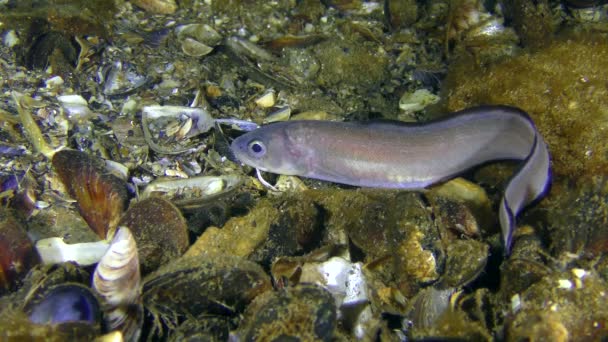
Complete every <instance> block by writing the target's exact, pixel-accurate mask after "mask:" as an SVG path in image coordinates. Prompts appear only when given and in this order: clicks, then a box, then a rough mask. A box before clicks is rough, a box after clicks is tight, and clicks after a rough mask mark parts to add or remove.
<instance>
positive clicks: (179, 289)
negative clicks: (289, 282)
mask: <svg viewBox="0 0 608 342" xmlns="http://www.w3.org/2000/svg"><path fill="white" fill-rule="evenodd" d="M270 289H271V283H270V278H269V277H268V275H267V274H266V273H265V272H264V270H263V269H262V268H261V267H260V266H259V265H257V264H256V263H253V262H251V261H248V260H244V259H242V258H238V257H232V256H227V255H224V256H206V255H201V256H196V257H182V258H180V259H178V260H176V261H174V262H172V263H170V264H167V265H164V266H162V267H161V268H160V269H158V270H157V271H156V272H154V273H152V274H150V275H148V276H147V277H146V279H145V280H144V284H143V295H142V298H143V302H144V306H145V308H146V309H147V310H148V311H149V312H150V313H151V315H152V316H153V317H154V325H155V329H156V330H160V331H162V329H163V327H162V325H161V324H160V323H161V322H162V323H164V324H165V325H166V326H168V327H169V328H170V329H174V328H175V327H176V326H177V325H178V324H179V323H180V321H181V319H183V318H186V317H196V316H198V315H200V314H203V313H207V314H213V315H220V316H232V315H235V314H237V313H239V312H242V311H243V309H244V308H245V306H246V305H247V304H248V303H250V302H251V301H252V300H253V299H254V298H255V297H256V296H257V295H259V294H261V293H263V292H265V291H268V290H270Z"/></svg>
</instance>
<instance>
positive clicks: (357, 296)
mask: <svg viewBox="0 0 608 342" xmlns="http://www.w3.org/2000/svg"><path fill="white" fill-rule="evenodd" d="M299 281H300V283H307V282H311V283H316V284H319V285H321V286H323V287H324V288H325V289H327V290H328V291H329V292H331V294H332V295H333V297H334V299H335V301H336V306H338V307H339V308H340V310H339V311H338V318H339V319H341V320H347V321H348V323H347V324H346V326H350V327H352V329H353V331H352V332H353V334H354V335H355V336H356V337H357V338H359V339H361V338H363V337H365V332H366V331H367V330H368V329H366V326H367V325H368V324H369V323H370V322H371V320H373V313H372V311H371V307H370V305H369V299H368V296H367V281H366V279H365V275H364V274H363V271H362V264H361V263H360V262H357V263H353V262H350V261H349V260H347V259H344V258H342V257H339V256H335V257H332V258H330V259H328V260H326V261H324V262H320V263H315V262H310V263H305V264H304V265H303V266H302V275H301V277H300V280H299Z"/></svg>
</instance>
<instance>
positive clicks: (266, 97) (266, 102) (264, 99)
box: [255, 89, 276, 108]
mask: <svg viewBox="0 0 608 342" xmlns="http://www.w3.org/2000/svg"><path fill="white" fill-rule="evenodd" d="M275 101H276V98H275V92H274V90H273V89H269V90H267V91H266V92H264V94H263V95H262V96H260V97H258V98H257V99H255V103H256V104H257V105H258V106H260V107H262V108H270V107H272V106H274V103H275Z"/></svg>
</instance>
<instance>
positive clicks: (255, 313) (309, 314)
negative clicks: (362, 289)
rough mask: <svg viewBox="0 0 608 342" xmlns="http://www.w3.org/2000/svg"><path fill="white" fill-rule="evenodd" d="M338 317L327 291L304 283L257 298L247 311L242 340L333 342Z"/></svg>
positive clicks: (240, 334)
mask: <svg viewBox="0 0 608 342" xmlns="http://www.w3.org/2000/svg"><path fill="white" fill-rule="evenodd" d="M336 317H337V315H336V306H335V303H334V298H333V297H332V295H331V294H330V293H329V292H328V291H327V290H324V289H323V288H321V287H319V286H316V285H312V284H302V285H298V286H296V287H293V288H287V289H286V291H280V292H267V293H265V294H263V295H261V296H260V297H258V298H256V300H255V301H254V302H253V303H252V304H251V305H250V306H249V307H248V308H247V311H246V312H245V322H244V323H243V324H242V330H240V331H239V336H240V337H241V338H242V340H243V341H279V340H281V341H331V340H332V338H333V334H334V330H335V329H336V326H337V320H336Z"/></svg>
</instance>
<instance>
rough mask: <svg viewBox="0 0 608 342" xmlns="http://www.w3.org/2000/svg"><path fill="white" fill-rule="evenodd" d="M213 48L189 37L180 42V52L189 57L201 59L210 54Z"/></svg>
mask: <svg viewBox="0 0 608 342" xmlns="http://www.w3.org/2000/svg"><path fill="white" fill-rule="evenodd" d="M211 51H213V48H212V47H211V46H208V45H205V44H203V43H201V42H199V41H196V40H194V39H192V38H190V37H188V38H185V39H184V40H183V41H182V52H183V53H185V54H186V55H188V56H190V57H201V56H205V55H208V54H210V53H211Z"/></svg>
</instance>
